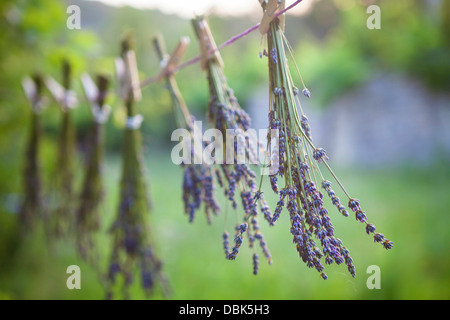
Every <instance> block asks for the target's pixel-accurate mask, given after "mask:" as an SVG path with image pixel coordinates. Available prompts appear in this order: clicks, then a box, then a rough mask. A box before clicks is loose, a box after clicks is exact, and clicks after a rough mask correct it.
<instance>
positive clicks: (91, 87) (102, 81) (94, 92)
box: [81, 73, 111, 124]
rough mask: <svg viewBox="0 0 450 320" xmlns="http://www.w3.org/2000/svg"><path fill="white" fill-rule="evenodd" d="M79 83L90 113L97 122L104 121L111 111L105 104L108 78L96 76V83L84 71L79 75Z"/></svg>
mask: <svg viewBox="0 0 450 320" xmlns="http://www.w3.org/2000/svg"><path fill="white" fill-rule="evenodd" d="M81 84H82V86H83V89H84V92H85V95H86V98H87V100H88V101H89V105H90V106H91V111H92V115H93V116H94V120H95V122H97V123H100V124H102V123H105V122H106V121H107V120H108V117H109V114H110V112H111V107H110V106H108V105H105V98H106V90H107V88H108V84H109V79H108V78H107V77H105V76H102V75H99V76H97V84H95V83H94V81H93V80H92V78H91V77H90V76H89V75H88V74H87V73H84V74H83V75H82V76H81Z"/></svg>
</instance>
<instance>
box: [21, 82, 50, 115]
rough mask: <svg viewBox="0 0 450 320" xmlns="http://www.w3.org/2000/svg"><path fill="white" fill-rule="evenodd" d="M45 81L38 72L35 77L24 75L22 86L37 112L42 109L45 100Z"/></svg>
mask: <svg viewBox="0 0 450 320" xmlns="http://www.w3.org/2000/svg"><path fill="white" fill-rule="evenodd" d="M42 87H43V81H42V78H41V76H40V75H38V74H36V75H34V76H33V77H28V76H26V77H24V78H23V79H22V88H23V91H24V93H25V96H26V98H27V100H28V102H29V103H30V106H31V110H32V111H33V112H35V113H37V112H39V111H41V110H42V108H43V107H44V105H45V101H44V99H43V97H42V96H41V93H42Z"/></svg>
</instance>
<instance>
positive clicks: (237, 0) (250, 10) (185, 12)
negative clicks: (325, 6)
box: [100, 0, 317, 18]
mask: <svg viewBox="0 0 450 320" xmlns="http://www.w3.org/2000/svg"><path fill="white" fill-rule="evenodd" d="M316 1H317V0H308V1H304V3H303V4H302V5H301V6H297V7H296V8H293V9H292V10H291V11H290V14H304V13H307V12H308V11H309V10H310V8H311V4H312V3H314V2H316ZM100 2H103V3H105V4H108V5H113V6H132V7H136V8H147V9H159V10H161V11H163V12H165V13H170V14H177V15H180V16H183V17H187V18H191V17H192V16H193V15H195V14H209V13H215V14H218V15H225V16H226V15H233V16H239V15H246V14H259V13H260V11H261V6H260V5H259V2H258V1H257V0H227V1H223V0H190V1H184V0H182V1H167V0H100ZM293 2H294V1H293V0H291V1H286V6H289V5H290V4H292V3H293Z"/></svg>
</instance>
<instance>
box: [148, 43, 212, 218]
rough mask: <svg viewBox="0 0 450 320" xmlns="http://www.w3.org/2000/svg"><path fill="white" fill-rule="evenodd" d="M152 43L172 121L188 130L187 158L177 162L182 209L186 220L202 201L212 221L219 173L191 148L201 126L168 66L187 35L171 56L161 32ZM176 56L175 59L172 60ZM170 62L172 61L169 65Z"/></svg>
mask: <svg viewBox="0 0 450 320" xmlns="http://www.w3.org/2000/svg"><path fill="white" fill-rule="evenodd" d="M153 44H154V47H155V51H156V53H157V55H158V58H159V59H160V60H161V65H162V67H163V68H162V70H161V73H160V75H161V78H165V79H166V88H167V90H168V91H169V93H170V97H171V100H172V109H173V115H174V118H175V124H176V126H177V127H178V129H183V130H187V131H188V133H189V134H188V135H189V136H190V139H189V141H183V143H185V147H186V149H187V150H188V153H189V155H188V156H189V157H187V158H189V159H185V160H184V161H183V160H182V161H181V163H180V165H181V166H182V167H183V170H184V174H183V203H184V212H185V214H187V215H188V216H189V222H191V223H192V222H193V221H194V219H195V214H196V211H198V210H200V208H201V207H202V205H203V209H204V212H205V216H206V219H207V221H208V223H209V224H211V223H212V215H217V214H219V212H220V206H219V203H218V201H217V200H216V198H215V196H214V191H215V181H214V180H215V179H214V177H215V176H216V175H218V174H220V173H219V172H217V171H218V169H217V168H213V166H211V165H210V164H208V163H206V162H203V161H199V160H201V159H200V157H201V154H200V155H199V154H198V152H196V150H195V148H194V143H195V142H194V137H195V133H196V132H198V131H197V130H200V129H199V128H195V130H194V127H195V118H194V116H193V115H191V113H190V112H189V109H188V108H187V106H186V103H185V101H184V99H183V97H182V95H181V93H180V90H179V88H178V84H177V82H176V80H175V76H174V74H173V73H171V71H172V70H171V69H172V68H173V67H174V66H175V62H178V60H179V59H181V56H182V54H183V53H184V51H185V49H186V47H187V45H188V44H189V38H187V37H183V38H181V39H180V41H179V44H178V46H177V47H176V48H175V50H174V52H173V53H172V55H171V56H168V54H167V53H166V49H165V44H164V40H163V37H162V35H158V36H156V37H155V38H154V40H153ZM175 60H176V61H175ZM172 64H173V65H172Z"/></svg>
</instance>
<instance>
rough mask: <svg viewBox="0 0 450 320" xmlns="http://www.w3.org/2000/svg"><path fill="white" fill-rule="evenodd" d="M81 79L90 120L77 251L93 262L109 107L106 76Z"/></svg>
mask: <svg viewBox="0 0 450 320" xmlns="http://www.w3.org/2000/svg"><path fill="white" fill-rule="evenodd" d="M81 82H82V84H83V88H84V91H85V94H86V98H87V100H88V102H89V106H90V109H91V113H92V117H93V123H92V127H91V129H90V132H89V136H88V139H89V140H88V141H89V146H88V152H87V160H86V171H85V177H84V182H83V188H82V190H81V193H80V198H79V205H78V209H77V211H76V214H75V229H76V237H77V248H78V252H79V253H80V255H81V257H83V258H84V259H85V260H87V261H88V262H90V263H91V264H94V265H96V262H97V260H98V259H97V254H96V252H95V251H96V248H95V246H94V233H95V232H96V231H98V230H99V229H100V220H101V215H100V209H101V204H102V201H103V198H104V186H103V181H102V167H103V144H104V132H103V126H104V124H105V123H106V121H107V120H108V118H109V114H110V111H111V107H110V106H109V105H107V104H106V103H105V101H106V98H107V89H108V85H109V78H108V77H107V76H104V75H98V76H97V84H95V83H94V81H93V80H92V79H91V77H90V76H89V75H88V74H83V75H82V78H81Z"/></svg>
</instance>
